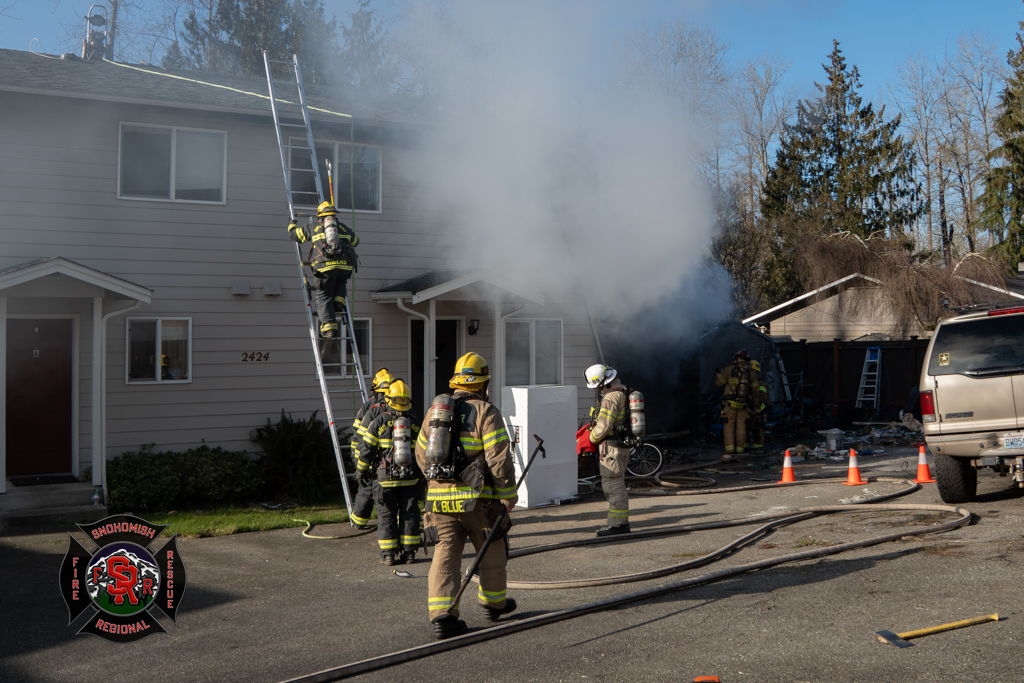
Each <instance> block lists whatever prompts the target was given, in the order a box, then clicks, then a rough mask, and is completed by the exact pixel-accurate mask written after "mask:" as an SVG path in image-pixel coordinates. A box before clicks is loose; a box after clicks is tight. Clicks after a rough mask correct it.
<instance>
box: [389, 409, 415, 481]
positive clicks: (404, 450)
mask: <svg viewBox="0 0 1024 683" xmlns="http://www.w3.org/2000/svg"><path fill="white" fill-rule="evenodd" d="M391 441H392V442H393V443H394V447H395V454H394V456H393V460H394V463H395V467H399V468H403V469H405V468H411V467H412V422H410V421H409V418H407V417H399V418H395V424H394V426H393V427H392V430H391Z"/></svg>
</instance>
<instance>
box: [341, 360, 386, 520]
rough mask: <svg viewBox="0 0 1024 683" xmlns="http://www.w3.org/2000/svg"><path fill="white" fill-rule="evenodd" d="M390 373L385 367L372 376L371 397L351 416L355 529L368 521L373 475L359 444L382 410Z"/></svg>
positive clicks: (353, 517) (371, 505)
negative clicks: (354, 465)
mask: <svg viewBox="0 0 1024 683" xmlns="http://www.w3.org/2000/svg"><path fill="white" fill-rule="evenodd" d="M392 379H393V378H392V376H391V373H390V372H388V369H387V368H381V369H380V370H378V371H377V374H376V375H374V376H373V385H372V388H373V397H372V398H371V399H370V400H369V401H368V402H366V403H364V404H363V406H362V407H361V408H360V409H359V411H358V412H357V413H356V415H355V417H354V418H352V441H350V442H349V446H350V447H351V448H350V452H351V453H352V457H353V458H355V459H356V483H357V484H358V485H359V489H358V490H357V491H356V499H355V501H354V502H353V504H352V522H353V523H354V524H355V526H356V528H357V529H365V528H366V525H367V524H369V523H370V511H371V510H373V475H374V471H373V470H372V469H371V468H370V463H368V462H367V463H363V462H360V461H359V460H358V458H359V445H360V444H361V443H362V442H363V436H365V435H366V425H368V424H369V423H370V422H373V420H374V419H375V418H376V417H377V416H378V415H380V413H381V412H382V411H383V410H384V394H385V393H386V392H387V390H388V387H389V386H391V380H392Z"/></svg>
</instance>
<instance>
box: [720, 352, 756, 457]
mask: <svg viewBox="0 0 1024 683" xmlns="http://www.w3.org/2000/svg"><path fill="white" fill-rule="evenodd" d="M757 380H758V376H757V373H756V372H755V371H754V369H753V368H751V367H750V354H749V353H747V351H745V350H743V349H740V350H739V351H737V352H736V357H735V360H733V362H732V363H731V364H730V365H727V366H726V367H725V368H723V369H721V370H719V371H718V374H717V375H716V376H715V384H716V385H717V386H720V387H721V386H724V387H725V389H723V390H722V426H723V427H724V429H723V431H724V435H723V437H724V440H725V455H724V456H722V459H723V460H728V459H729V458H731V457H732V456H733V454H740V453H743V452H744V451H745V450H746V443H747V420H748V419H749V418H750V411H749V410H748V409H747V405H748V403H749V400H750V390H751V387H756V386H757Z"/></svg>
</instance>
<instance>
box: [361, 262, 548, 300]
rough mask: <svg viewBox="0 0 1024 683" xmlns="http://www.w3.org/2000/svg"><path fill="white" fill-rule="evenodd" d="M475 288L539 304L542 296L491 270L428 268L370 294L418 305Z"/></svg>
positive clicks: (490, 297) (488, 297)
mask: <svg viewBox="0 0 1024 683" xmlns="http://www.w3.org/2000/svg"><path fill="white" fill-rule="evenodd" d="M470 287H475V288H478V289H481V290H489V291H487V293H488V294H489V296H482V297H481V298H483V299H485V300H490V299H494V298H495V296H496V295H501V294H502V293H503V292H505V293H508V294H512V295H513V296H516V297H519V298H521V299H525V300H527V301H531V302H533V303H535V304H538V305H543V304H544V295H543V294H541V293H540V292H537V291H535V290H533V289H531V288H530V287H527V286H525V285H522V284H520V283H518V282H516V281H514V280H512V279H510V278H507V277H505V276H504V275H499V274H498V273H495V272H494V271H491V270H483V269H480V270H431V271H427V272H426V273H423V274H421V275H417V276H416V277H412V278H409V279H408V280H403V281H402V282H399V283H396V284H394V285H389V286H388V287H384V288H382V289H378V290H377V291H376V292H373V293H371V294H370V298H371V299H374V300H375V301H381V302H385V301H395V300H398V299H409V300H410V302H411V303H413V304H418V303H422V302H424V301H430V300H431V299H441V298H444V295H446V294H450V293H452V292H455V291H456V290H460V289H463V288H470Z"/></svg>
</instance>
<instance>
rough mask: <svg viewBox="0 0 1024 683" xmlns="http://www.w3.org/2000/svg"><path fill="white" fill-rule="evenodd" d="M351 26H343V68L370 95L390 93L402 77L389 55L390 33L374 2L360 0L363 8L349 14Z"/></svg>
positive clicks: (350, 79) (352, 81)
mask: <svg viewBox="0 0 1024 683" xmlns="http://www.w3.org/2000/svg"><path fill="white" fill-rule="evenodd" d="M349 19H350V21H351V24H350V25H349V26H345V25H342V27H341V35H342V39H343V41H344V47H342V50H341V65H342V69H343V70H344V73H345V79H346V80H347V81H348V82H349V83H351V84H352V85H354V86H355V87H357V88H359V89H360V90H366V91H369V92H387V91H389V90H391V87H392V85H393V83H394V81H395V77H396V76H397V75H398V69H397V66H396V65H395V62H394V60H392V59H391V58H390V57H389V55H388V50H387V44H388V34H387V30H386V29H385V28H384V24H383V22H382V21H381V20H380V18H379V17H378V16H377V12H376V10H372V9H370V0H359V9H358V10H357V11H355V12H350V13H349Z"/></svg>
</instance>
